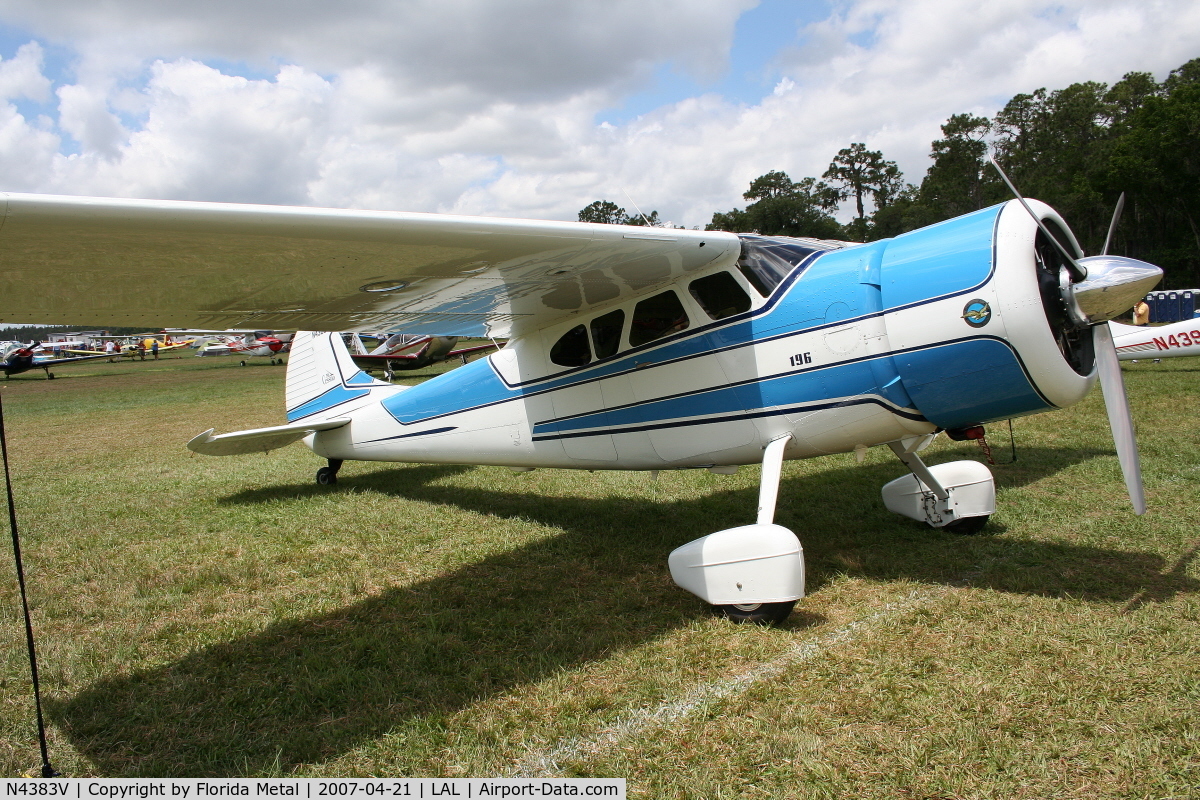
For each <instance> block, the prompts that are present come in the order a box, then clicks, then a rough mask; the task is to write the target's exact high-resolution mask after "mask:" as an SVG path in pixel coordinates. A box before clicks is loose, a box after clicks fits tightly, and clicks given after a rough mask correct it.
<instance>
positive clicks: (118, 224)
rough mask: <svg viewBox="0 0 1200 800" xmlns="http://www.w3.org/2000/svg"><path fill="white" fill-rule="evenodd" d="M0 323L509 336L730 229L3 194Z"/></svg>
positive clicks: (650, 274)
mask: <svg viewBox="0 0 1200 800" xmlns="http://www.w3.org/2000/svg"><path fill="white" fill-rule="evenodd" d="M0 202H3V204H4V205H3V213H4V217H3V220H2V222H0V322H3V323H24V322H35V323H63V324H76V323H88V324H110V325H131V326H133V325H159V326H161V325H176V326H193V327H207V328H214V329H227V328H250V329H271V330H325V331H364V330H371V331H381V330H382V331H405V332H409V333H428V334H441V335H458V336H511V335H515V334H519V333H520V332H521V331H523V330H528V329H531V328H540V327H542V326H544V325H546V324H550V323H551V322H553V321H554V320H557V319H559V318H562V317H565V316H567V315H569V314H573V313H576V312H578V311H581V310H587V309H590V308H593V307H596V306H598V305H608V304H611V303H612V302H617V301H620V300H621V299H624V298H627V297H630V296H632V295H634V294H639V293H641V292H644V291H645V290H647V289H648V288H650V287H653V286H656V285H658V284H663V283H666V282H668V281H670V280H672V279H675V278H678V277H680V276H681V275H682V274H686V273H688V272H691V271H694V270H697V269H700V268H701V267H703V266H705V265H707V264H710V263H712V262H713V261H714V260H717V259H723V260H728V261H732V260H733V259H734V258H736V256H737V253H738V249H739V244H738V239H737V237H736V236H735V235H733V234H728V233H719V232H703V231H686V230H667V229H660V228H634V227H626V226H616V225H596V224H588V223H570V222H546V221H530V220H511V219H496V218H485V217H462V216H443V215H434V214H408V213H400V212H374V211H352V210H336V209H319V208H301V207H287V206H249V205H234V204H219V203H193V202H178V201H165V200H162V201H160V200H153V201H152V200H120V199H112V198H88V197H59V196H50V195H22V194H0Z"/></svg>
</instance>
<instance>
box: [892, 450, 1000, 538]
mask: <svg viewBox="0 0 1200 800" xmlns="http://www.w3.org/2000/svg"><path fill="white" fill-rule="evenodd" d="M888 445H889V446H890V447H891V448H892V452H893V453H895V454H896V457H897V458H899V459H900V460H901V461H903V462H904V465H905V466H906V467H908V468H909V470H911V472H912V474H911V475H905V476H904V477H902V478H897V479H896V480H894V481H892V482H891V483H889V484H887V485H886V486H884V487H883V504H884V505H885V506H887V508H888V510H889V511H894V512H895V513H897V514H903V515H904V516H906V517H910V518H912V519H915V520H919V521H921V522H924V523H926V524H928V525H930V526H931V527H934V528H944V529H945V530H948V531H953V532H955V533H961V534H972V533H979V531H981V530H983V527H984V526H985V525H987V521H988V517H990V516H991V515H992V514H993V513H995V511H996V485H995V482H994V481H993V479H992V473H991V471H990V470H989V469H988V468H987V467H985V466H984V465H983V464H980V463H979V462H978V461H951V462H949V463H947V464H937V465H935V466H933V467H928V466H926V465H925V462H924V461H922V460H921V457H920V456H918V455H917V452H916V451H917V449H919V442H918V441H915V440H914V441H913V442H910V443H908V445H907V446H906V442H905V441H899V442H889V443H888Z"/></svg>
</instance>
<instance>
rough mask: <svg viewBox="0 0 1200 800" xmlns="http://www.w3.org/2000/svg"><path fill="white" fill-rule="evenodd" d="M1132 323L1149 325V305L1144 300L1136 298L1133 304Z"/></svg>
mask: <svg viewBox="0 0 1200 800" xmlns="http://www.w3.org/2000/svg"><path fill="white" fill-rule="evenodd" d="M1133 324H1134V325H1149V324H1150V306H1149V305H1148V304H1147V303H1146V301H1145V300H1138V301H1137V303H1135V304H1134V306H1133Z"/></svg>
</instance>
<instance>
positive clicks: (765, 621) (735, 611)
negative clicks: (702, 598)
mask: <svg viewBox="0 0 1200 800" xmlns="http://www.w3.org/2000/svg"><path fill="white" fill-rule="evenodd" d="M795 605H796V601H795V600H791V601H788V602H786V603H748V604H746V605H736V606H713V611H714V612H715V613H716V614H718V615H720V616H722V617H724V618H725V619H727V620H729V621H731V622H736V623H738V624H739V625H742V624H744V623H747V622H752V623H754V624H755V625H778V624H779V623H781V622H783V621H784V620H785V619H787V617H788V614H791V613H792V607H793V606H795Z"/></svg>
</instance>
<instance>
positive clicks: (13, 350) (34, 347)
mask: <svg viewBox="0 0 1200 800" xmlns="http://www.w3.org/2000/svg"><path fill="white" fill-rule="evenodd" d="M108 357H109V354H107V353H99V354H95V355H90V356H70V357H66V358H55V357H54V356H52V355H49V354H41V355H39V352H38V343H37V342H33V343H32V344H22V343H21V342H0V370H3V372H4V377H5V378H9V377H12V376H13V375H20V374H21V373H22V372H29V371H30V370H33V369H41V370H44V371H45V373H46V380H53V379H54V373H53V372H51V371H50V368H51V367H58V366H62V365H63V364H73V363H75V362H77V361H94V360H95V359H98V358H108Z"/></svg>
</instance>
